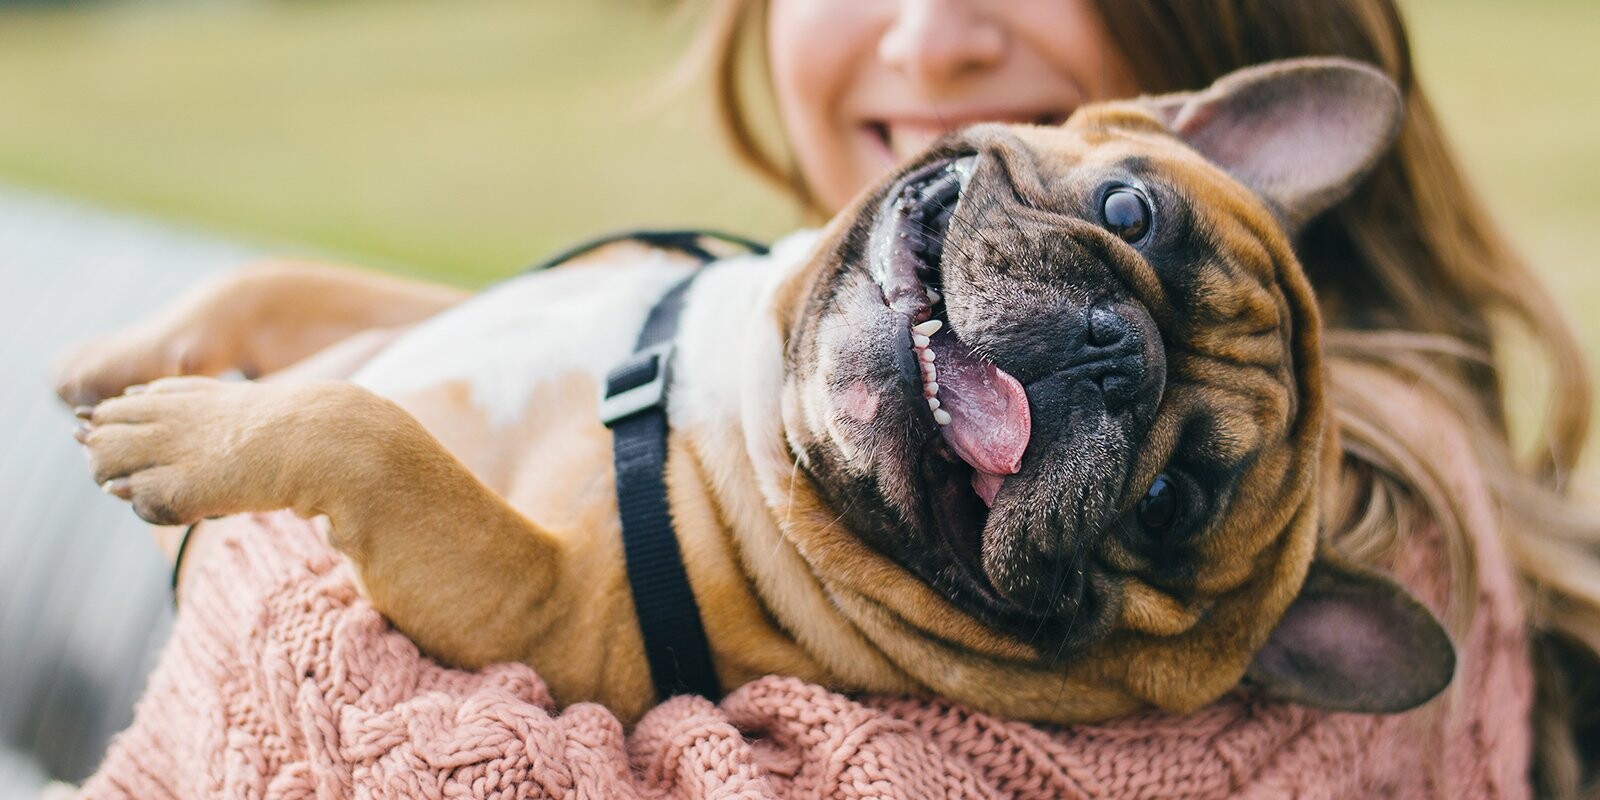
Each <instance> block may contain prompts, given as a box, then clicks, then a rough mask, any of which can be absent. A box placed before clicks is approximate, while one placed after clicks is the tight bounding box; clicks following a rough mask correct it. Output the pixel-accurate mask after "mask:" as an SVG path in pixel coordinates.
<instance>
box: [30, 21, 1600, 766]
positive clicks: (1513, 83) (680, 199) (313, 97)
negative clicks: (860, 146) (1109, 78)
mask: <svg viewBox="0 0 1600 800" xmlns="http://www.w3.org/2000/svg"><path fill="white" fill-rule="evenodd" d="M1307 1H1309V0H1307ZM1402 8H1403V10H1404V11H1405V12H1406V14H1407V16H1408V22H1409V24H1410V27H1411V32H1412V34H1413V37H1414V45H1415V55H1416V57H1417V61H1418V65H1419V71H1420V73H1421V76H1422V79H1423V82H1424V85H1426V86H1428V87H1429V88H1430V89H1431V91H1432V93H1433V99H1434V101H1435V103H1436V104H1437V106H1438V107H1439V110H1440V112H1441V115H1442V117H1443V118H1444V120H1445V123H1446V125H1447V128H1448V130H1449V131H1450V133H1451V134H1453V136H1454V140H1455V144H1456V145H1457V147H1458V149H1459V153H1460V155H1461V157H1462V158H1463V160H1464V161H1465V162H1466V164H1467V167H1468V170H1469V172H1470V173H1471V174H1472V175H1473V176H1474V177H1475V178H1476V179H1477V182H1478V186H1479V188H1480V189H1481V190H1482V192H1483V194H1484V196H1485V199H1486V200H1487V202H1488V204H1489V206H1490V207H1491V208H1492V209H1493V210H1494V211H1495V212H1496V214H1497V219H1498V220H1499V222H1500V224H1502V225H1503V226H1504V227H1505V228H1506V229H1507V231H1508V232H1509V233H1510V235H1511V237H1512V239H1513V240H1514V241H1516V242H1518V243H1519V244H1520V245H1521V247H1522V249H1523V251H1524V253H1525V254H1526V255H1527V256H1528V257H1529V258H1530V260H1532V261H1533V263H1534V264H1535V265H1536V267H1538V269H1539V270H1540V271H1541V273H1542V274H1543V275H1544V276H1545V279H1546V280H1548V281H1549V282H1550V284H1551V285H1552V287H1553V288H1554V290H1555V294H1556V295H1557V296H1558V297H1559V298H1561V301H1562V302H1563V303H1564V307H1563V308H1562V309H1559V311H1560V312H1561V313H1565V314H1567V315H1569V316H1570V317H1572V318H1573V319H1574V320H1575V321H1576V322H1577V323H1578V325H1579V327H1580V328H1581V332H1582V335H1583V336H1584V338H1585V341H1586V343H1587V345H1588V347H1589V349H1590V352H1591V353H1592V354H1596V355H1597V356H1600V314H1597V313H1596V309H1597V308H1600V259H1597V255H1596V254H1597V253H1600V188H1597V187H1596V182H1597V181H1600V3H1597V2H1594V0H1528V1H1527V2H1521V3H1515V4H1511V3H1504V2H1497V1H1496V0H1402ZM692 11H693V9H692V8H691V9H690V10H689V12H690V13H685V12H684V10H682V9H679V8H678V7H677V6H675V5H674V4H671V3H663V2H659V0H658V1H656V2H647V1H646V0H631V1H630V0H565V1H564V2H557V1H556V0H471V2H452V3H445V2H438V1H437V0H315V1H313V0H298V1H295V0H276V1H272V0H209V1H207V2H198V1H195V0H190V1H187V2H183V1H179V0H145V1H144V2H132V1H129V0H124V1H123V2H67V1H65V0H62V1H60V2H32V3H28V2H23V3H18V2H15V0H0V326H3V327H0V334H3V336H0V371H3V372H4V374H5V375H6V377H5V378H4V379H0V416H4V417H5V418H6V419H7V420H11V421H9V422H6V423H0V487H3V488H0V525H3V526H4V527H0V572H13V571H15V570H16V569H17V568H18V566H19V565H22V564H32V563H40V559H42V558H43V559H45V560H46V561H49V563H51V564H54V565H56V567H57V568H59V567H60V566H61V565H62V564H72V563H76V562H77V561H78V560H79V559H80V557H81V559H82V560H83V561H90V560H93V558H91V554H93V553H98V554H99V556H100V557H99V559H98V560H99V561H101V562H105V561H107V560H108V559H106V558H104V557H103V556H104V549H105V548H122V549H125V550H126V552H125V553H124V554H122V555H119V556H118V557H117V558H115V559H109V560H110V561H113V562H116V563H117V566H118V567H119V568H120V569H121V572H119V573H117V574H116V575H109V574H108V575H101V576H98V578H97V579H96V580H97V581H98V583H99V584H100V585H101V587H102V588H101V590H100V594H101V595H104V596H103V597H100V598H99V599H98V600H96V601H95V602H98V603H99V604H100V605H98V606H94V605H92V604H91V603H89V602H88V601H86V600H84V599H83V595H84V593H83V592H81V591H79V590H78V589H76V588H73V587H72V586H66V587H62V586H60V585H57V584H54V583H50V584H48V585H46V584H45V583H42V582H41V581H42V580H43V579H39V578H35V584H36V585H29V584H27V582H26V581H23V582H22V583H18V582H16V581H10V582H9V583H7V584H6V585H9V586H11V588H10V589H9V590H5V589H0V604H4V605H0V735H3V737H4V738H3V740H0V744H3V745H7V746H9V747H10V748H11V749H10V750H4V751H0V795H7V794H8V791H7V788H6V785H7V784H6V783H5V778H4V776H5V775H6V774H7V771H8V770H9V771H10V772H11V773H13V774H18V775H22V776H23V777H22V778H18V779H17V780H19V781H32V782H35V783H38V782H42V781H43V780H44V779H45V778H47V777H51V776H53V777H58V778H67V779H77V778H81V777H82V775H83V773H84V772H85V771H87V770H88V769H91V768H92V767H93V765H94V763H96V761H97V760H98V750H97V747H98V746H99V745H97V744H95V742H100V744H103V738H104V736H105V735H106V734H108V733H109V732H110V731H114V730H116V729H117V728H119V727H120V726H121V725H123V724H126V720H127V717H128V713H129V712H128V710H127V709H126V704H127V702H128V698H130V697H132V696H133V694H134V693H136V691H137V688H138V685H139V681H140V677H139V676H140V675H142V671H143V670H144V669H146V668H148V666H149V659H150V657H151V656H150V652H152V651H153V647H154V644H155V643H158V642H159V641H160V638H161V635H162V634H161V631H162V630H163V627H162V626H164V625H165V624H166V623H165V615H166V613H167V612H166V611H165V604H164V601H162V602H153V603H152V602H147V600H146V599H143V598H147V597H149V596H153V595H152V594H151V592H150V591H149V590H148V585H149V584H150V583H151V582H152V581H154V582H156V583H160V582H163V581H164V580H165V575H164V572H163V568H162V567H161V565H160V564H159V563H158V562H157V561H156V560H155V559H154V556H153V552H152V551H153V548H151V547H150V546H149V545H148V540H147V539H145V538H143V534H142V533H140V531H139V526H138V525H137V524H136V523H135V522H134V521H133V519H132V516H131V514H129V513H128V512H127V511H126V510H125V509H124V508H123V507H122V506H120V504H117V503H115V502H113V501H110V500H109V499H106V498H102V497H99V496H98V495H97V494H95V493H94V491H93V487H92V486H91V485H89V480H88V477H87V475H86V474H79V473H83V472H85V471H84V470H83V469H82V465H81V462H80V461H77V460H76V459H78V457H77V456H76V455H75V447H73V446H72V444H71V442H70V441H69V440H68V439H67V436H66V434H67V432H68V431H69V430H70V424H69V420H68V415H67V414H66V412H65V411H64V410H60V409H56V408H54V407H53V406H52V405H51V403H50V398H49V396H48V389H47V384H46V382H45V381H44V378H43V375H44V370H45V364H46V363H47V361H48V358H49V356H50V355H52V354H53V353H54V352H55V351H56V350H58V349H59V348H60V347H61V346H62V345H63V344H64V343H65V342H67V341H70V340H72V339H77V338H81V337H82V336H85V335H88V334H90V333H93V332H97V331H103V330H108V329H110V328H112V327H114V326H115V325H118V324H121V323H122V322H125V321H127V320H129V319H132V318H134V317H137V316H138V315H140V314H141V313H144V312H145V311H147V310H148V309H149V308H150V307H151V306H152V305H153V304H155V303H157V302H159V301H160V300H161V299H162V298H163V297H166V296H170V294H171V293H172V292H173V291H176V290H177V289H178V288H179V287H182V286H183V285H186V284H187V283H189V282H192V281H193V280H195V279H196V278H198V277H199V276H200V275H203V274H206V273H208V272H212V271H215V270H218V269H222V268H225V267H226V266H228V265H230V264H233V263H236V262H237V261H239V260H242V259H246V258H250V257H253V256H255V255H258V254H265V253H272V254H285V253H296V254H305V255H315V256H320V257H323V258H330V259H336V260H342V261H348V262H351V263H356V264H364V265H368V266H372V267H376V268H380V269H386V270H393V271H398V272H403V273H408V274H413V275H420V276H427V277H433V278H438V279H441V280H445V281H449V282H452V283H457V284H461V285H466V286H480V285H483V284H485V283H487V282H490V281H493V280H495V279H497V278H501V277H504V276H508V275H511V274H513V273H515V272H516V271H517V270H519V269H520V268H521V267H522V266H523V265H525V264H528V263H530V262H532V261H535V260H537V259H538V258H539V257H540V256H541V255H543V254H546V253H549V252H551V251H553V250H554V249H556V248H558V247H560V246H562V245H564V244H568V243H571V242H574V241H576V240H579V239H582V238H584V237H587V236H590V235H593V234H596V233H600V232H604V231H610V230H616V229H621V228H630V227H664V226H698V227H714V228H720V229H725V230H729V231H734V232H739V233H744V234H747V235H751V236H755V237H759V238H770V237H773V236H775V235H778V234H780V233H782V232H784V231H787V230H789V229H791V228H793V227H795V226H796V225H797V224H798V221H799V217H798V216H797V214H796V213H795V211H794V210H793V209H792V208H791V207H790V206H789V205H788V204H787V203H786V202H785V201H784V200H783V199H782V198H781V197H779V196H778V195H777V194H776V193H774V192H771V191H769V190H767V189H766V188H764V187H763V186H761V185H760V184H759V183H758V182H757V181H756V180H755V179H754V178H753V177H751V176H749V175H747V174H744V173H742V172H741V171H740V170H739V168H738V167H737V165H736V164H735V163H734V162H733V161H732V159H731V158H730V157H728V156H727V155H726V154H725V152H724V150H723V148H722V145H721V142H720V140H719V139H718V137H717V134H716V132H715V130H714V128H713V126H712V124H711V115H710V110H709V109H710V106H709V103H708V102H707V98H706V97H705V95H704V94H703V93H701V92H699V91H697V89H698V87H695V86H693V85H692V84H691V85H690V89H689V90H687V91H675V90H674V89H673V88H672V87H671V86H670V85H669V84H670V83H671V81H670V80H669V77H670V75H671V74H672V73H673V71H674V70H675V68H676V66H677V62H678V59H679V57H680V55H681V53H682V51H683V49H684V47H685V45H686V43H687V42H688V40H689V38H690V37H691V36H692V34H693V29H694V23H695V21H696V18H695V15H694V14H693V13H692ZM1508 361H1509V362H1510V364H1509V366H1510V367H1511V369H1512V375H1513V383H1515V384H1516V391H1517V393H1518V398H1517V401H1516V403H1515V404H1514V405H1515V406H1516V407H1517V408H1518V409H1520V410H1519V412H1518V418H1519V421H1520V422H1521V424H1522V427H1523V428H1524V429H1527V428H1528V427H1529V424H1528V423H1529V420H1532V419H1534V418H1536V415H1537V409H1538V408H1539V407H1540V405H1541V403H1540V396H1539V395H1540V392H1539V383H1540V376H1539V375H1538V374H1537V373H1536V372H1533V371H1530V370H1526V369H1523V368H1522V366H1521V365H1519V364H1518V363H1517V360H1516V358H1515V355H1514V354H1513V355H1512V356H1511V357H1510V358H1509V359H1508ZM1595 363H1596V364H1597V365H1600V357H1597V358H1596V359H1595ZM56 459H65V460H64V461H61V463H60V464H57V463H56ZM1591 463H1597V462H1596V461H1595V457H1594V456H1592V455H1591ZM39 519H51V520H73V522H72V523H71V525H68V524H63V525H60V526H58V527H59V528H60V530H63V531H65V530H70V531H71V532H72V533H73V535H74V537H75V538H74V539H72V540H71V541H73V542H76V543H77V544H75V545H74V546H76V547H78V548H80V550H81V551H82V552H78V553H74V552H72V551H71V550H61V547H64V545H62V546H57V545H52V544H50V543H49V542H51V541H54V540H53V539H50V538H49V535H50V534H51V533H52V531H48V530H46V531H41V530H39V528H38V520H39ZM52 527H57V526H52ZM91 527H92V528H93V530H94V533H93V534H92V536H98V537H101V538H99V539H93V538H85V537H90V536H91V534H88V533H83V532H82V529H84V528H91ZM85 542H90V543H89V544H85ZM52 547H54V548H56V549H55V550H52V549H51V548H52ZM44 554H48V555H49V557H48V558H46V557H45V555H44ZM7 564H10V565H11V566H10V567H7V566H6V565H7ZM129 573H135V574H137V575H138V576H139V577H138V578H137V579H134V578H128V577H127V574H129ZM8 580H9V579H7V578H5V577H4V576H0V582H3V581H8ZM134 580H137V581H142V582H143V584H141V585H142V586H144V587H145V588H140V589H130V588H127V587H126V586H125V584H124V582H126V581H134ZM107 586H109V587H112V588H111V589H107V588H105V587H107ZM19 587H23V588H19ZM8 592H9V593H8ZM140 592H142V594H141V593H140ZM157 594H159V593H157ZM129 597H137V598H141V599H140V600H139V601H138V602H132V601H130V600H129V599H128V598H129ZM63 604H65V605H67V606H74V605H78V606H82V608H80V609H78V610H77V611H75V612H74V613H75V614H76V616H74V617H72V618H71V619H70V620H69V622H68V623H66V624H64V625H55V626H53V628H52V625H51V624H49V623H46V622H42V621H41V620H43V619H45V618H46V617H41V616H40V615H46V616H48V615H49V614H51V613H56V614H57V616H59V612H52V611H50V609H51V608H53V607H56V606H60V605H63ZM130 626H132V627H133V629H134V630H135V631H136V632H137V636H135V638H137V639H138V642H134V643H132V644H130V643H129V642H128V641H125V640H126V639H127V638H128V637H129V636H133V635H134V634H130V633H128V630H129V628H130ZM41 628H52V629H53V630H56V631H57V632H61V635H62V636H71V637H75V638H76V639H84V638H86V636H85V634H91V635H89V636H88V637H87V638H91V639H92V638H95V637H96V636H98V637H100V638H101V639H102V640H104V642H103V643H104V644H105V647H106V648H107V649H106V650H105V651H104V652H105V653H106V655H104V657H103V658H101V657H100V655H98V654H99V653H100V651H97V650H92V649H91V650H89V651H83V650H79V651H78V652H77V653H76V654H74V655H73V656H71V657H70V658H67V659H65V660H63V659H54V660H52V659H51V658H46V657H45V656H44V655H41V654H44V653H46V651H48V650H49V646H50V642H46V641H44V640H43V639H41V638H40V637H42V636H44V637H46V638H48V637H47V634H44V633H41V632H40V629H41ZM19 631H21V632H23V633H24V634H26V636H27V637H33V638H31V639H27V638H25V639H24V640H23V641H24V643H23V644H21V645H19V644H17V642H18V641H19V639H18V638H17V636H18V632H19ZM63 631H64V632H63ZM118 637H121V638H120V639H119V638H118ZM146 641H147V642H148V646H145V647H144V649H143V650H141V651H140V652H141V655H140V656H139V657H138V658H131V659H130V658H127V657H125V656H124V655H114V654H113V653H124V654H125V653H126V652H128V650H129V648H131V647H135V646H136V645H138V644H139V642H146ZM119 647H120V648H121V649H120V650H118V649H117V648H119ZM97 659H99V660H97ZM69 662H70V663H69ZM86 665H87V666H86ZM28 676H33V677H32V678H28ZM41 676H42V677H41ZM29 680H32V684H31V686H30V684H29V683H28V681H29ZM40 686H42V687H43V688H39V687H40ZM19 687H20V688H19ZM107 707H109V708H110V709H111V711H109V712H105V711H103V709H105V708H107ZM63 709H65V710H63ZM85 731H87V732H88V733H87V734H85ZM74 737H76V738H74ZM84 739H87V740H88V741H89V743H88V744H84V743H83V741H80V740H84ZM41 743H42V744H41ZM67 743H70V746H68V745H67ZM52 744H53V745H54V747H53V748H52ZM30 748H31V749H30Z"/></svg>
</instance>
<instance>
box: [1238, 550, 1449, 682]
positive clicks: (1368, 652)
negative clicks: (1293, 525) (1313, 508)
mask: <svg viewBox="0 0 1600 800" xmlns="http://www.w3.org/2000/svg"><path fill="white" fill-rule="evenodd" d="M1455 666H1456V652H1455V648H1454V647H1453V646H1451V644H1450V637H1449V636H1448V635H1447V634H1446V633H1445V631H1444V628H1443V626H1441V625H1440V624H1439V622H1438V620H1436V619H1434V617H1433V614H1431V613H1429V611H1428V609H1426V608H1423V606H1422V604H1421V603H1419V602H1417V601H1416V600H1415V599H1413V598H1412V597H1411V596H1410V595H1409V594H1407V593H1406V591H1405V590H1404V589H1402V588H1400V586H1399V584H1397V583H1395V582H1394V581H1391V580H1389V579H1387V578H1384V577H1381V576H1379V575H1377V574H1376V573H1372V572H1368V571H1366V570H1362V569H1358V568H1355V567H1351V566H1348V565H1344V564H1339V563H1337V562H1335V561H1333V560H1330V559H1328V558H1325V557H1318V558H1317V560H1316V561H1313V562H1312V564H1311V571H1310V573H1309V574H1308V575H1307V576H1306V582H1305V587H1304V588H1303V589H1301V591H1300V596H1299V597H1297V598H1295V601H1294V602H1293V603H1292V604H1290V606H1289V610H1288V611H1286V612H1284V615H1283V619H1281V620H1280V621H1279V622H1278V627H1277V628H1276V629H1274V630H1273V632H1272V636H1271V638H1269V639H1268V641H1267V645H1266V647H1264V648H1262V650H1261V651H1260V652H1259V653H1257V654H1256V657H1255V660H1254V661H1252V662H1251V664H1250V668H1249V670H1248V671H1247V672H1246V674H1245V682H1246V684H1248V685H1250V686H1253V687H1254V688H1256V689H1258V690H1259V691H1260V692H1261V693H1263V694H1265V695H1267V696H1269V697H1272V698H1274V699H1277V700H1286V701H1289V702H1292V703H1299V704H1301V705H1305V706H1311V707H1314V708H1322V709H1328V710H1332V711H1359V712H1367V713H1380V712H1394V711H1405V710H1407V709H1410V708H1414V707H1416V706H1419V705H1421V704H1422V703H1424V702H1427V701H1428V700H1430V699H1432V698H1433V696H1434V695H1436V694H1438V693H1439V692H1441V691H1443V690H1444V687H1446V686H1448V685H1449V683H1450V678H1451V676H1452V675H1453V674H1454V673H1455Z"/></svg>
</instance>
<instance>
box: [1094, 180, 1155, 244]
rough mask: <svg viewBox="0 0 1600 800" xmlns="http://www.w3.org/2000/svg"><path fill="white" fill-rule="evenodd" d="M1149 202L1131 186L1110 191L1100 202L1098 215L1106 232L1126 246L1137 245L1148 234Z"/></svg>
mask: <svg viewBox="0 0 1600 800" xmlns="http://www.w3.org/2000/svg"><path fill="white" fill-rule="evenodd" d="M1152 213H1153V212H1151V210H1150V201H1149V200H1147V199H1145V196H1144V193H1143V192H1140V191H1139V190H1138V189H1135V188H1133V187H1131V186H1123V187H1120V188H1117V189H1112V190H1111V191H1109V192H1107V193H1106V196H1105V200H1103V201H1102V202H1101V206H1100V215H1101V217H1103V218H1104V219H1105V226H1106V230H1108V231H1111V232H1112V233H1114V234H1116V235H1117V238H1119V239H1121V240H1122V241H1124V242H1127V243H1128V244H1138V243H1139V242H1141V241H1143V240H1144V237H1145V234H1147V233H1149V232H1150V217H1151V215H1152Z"/></svg>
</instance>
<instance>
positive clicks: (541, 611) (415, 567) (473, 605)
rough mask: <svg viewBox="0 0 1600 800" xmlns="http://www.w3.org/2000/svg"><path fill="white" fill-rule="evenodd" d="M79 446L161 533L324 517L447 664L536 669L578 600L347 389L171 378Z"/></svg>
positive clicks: (491, 503) (487, 503) (478, 492)
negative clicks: (535, 651)
mask: <svg viewBox="0 0 1600 800" xmlns="http://www.w3.org/2000/svg"><path fill="white" fill-rule="evenodd" d="M78 438H79V440H80V441H82V442H83V443H84V445H85V446H86V447H87V448H88V450H89V454H90V458H91V462H92V467H93V469H94V477H95V480H96V481H98V482H100V483H101V484H102V485H103V486H104V487H105V489H106V490H107V491H108V492H110V493H112V494H114V495H117V496H118V497H121V498H123V499H126V500H129V501H131V502H132V504H133V508H134V510H135V511H136V512H137V513H138V514H139V516H140V517H143V518H144V519H145V520H147V521H149V522H152V523H155V524H157V525H180V524H187V523H192V522H196V521H198V520H201V519H204V518H210V517H219V516H225V515H231V514H240V513H246V512H256V511H272V510H278V509H285V508H287V509H292V510H293V511H294V512H295V513H297V514H299V515H301V516H303V517H308V518H309V517H313V516H317V515H326V516H327V517H328V518H329V519H330V520H331V522H332V534H331V539H332V543H333V544H334V546H335V547H337V548H338V549H339V550H340V551H342V552H343V553H344V554H345V555H347V556H348V557H349V558H350V559H351V561H352V562H354V565H355V566H356V569H357V572H358V573H359V575H360V577H361V579H362V582H363V584H364V589H365V590H366V591H367V593H368V595H369V596H370V597H371V599H372V600H373V603H374V605H376V606H377V607H378V609H379V610H380V611H382V612H383V613H384V614H385V615H386V616H388V617H389V618H390V619H391V620H392V621H393V622H394V623H395V625H396V627H398V628H400V629H401V630H403V631H404V632H405V633H406V634H408V635H409V636H411V637H412V639H413V640H414V641H416V642H417V644H418V646H420V647H421V648H422V649H423V650H425V651H427V652H428V653H429V654H430V655H433V656H435V657H437V658H440V659H442V660H445V661H448V662H451V663H455V664H459V665H465V666H477V665H481V664H485V663H490V662H495V661H505V660H521V661H527V660H529V654H530V653H531V652H532V648H533V646H534V645H535V644H536V639H537V638H538V637H539V636H540V633H541V628H542V625H541V619H548V618H549V616H550V611H551V609H555V610H559V609H560V608H562V607H565V606H567V605H569V604H570V601H571V600H572V598H560V597H556V596H555V593H556V589H557V587H558V585H560V584H561V582H560V581H559V577H560V573H561V569H562V561H561V548H560V547H559V545H558V543H557V542H556V541H555V540H554V539H553V537H551V536H550V535H549V534H548V533H547V532H545V531H544V530H542V529H540V528H538V527H537V526H535V525H534V524H533V523H532V522H531V521H529V520H528V519H527V518H526V517H524V516H523V515H521V514H520V513H518V512H517V511H516V510H515V509H513V508H512V507H511V506H510V505H508V504H507V503H506V502H505V501H504V500H503V499H501V498H500V497H499V496H498V495H496V494H495V493H494V492H493V491H491V490H490V489H489V488H488V487H486V486H484V485H483V484H482V483H481V482H480V481H478V479H477V478H476V477H474V476H473V475H472V474H471V472H470V471H469V470H468V469H467V468H466V467H465V466H464V465H462V464H461V463H460V462H459V461H458V460H456V459H455V457H454V456H452V455H451V454H450V453H449V452H447V451H446V450H445V449H444V447H443V446H442V445H440V444H439V443H438V442H437V441H436V440H435V439H434V438H433V437H432V436H431V435H430V434H429V433H428V432H427V431H426V430H425V429H424V428H423V427H422V425H421V424H420V423H418V422H417V421H416V420H415V419H414V418H413V417H412V416H411V415H410V414H408V413H407V412H406V411H404V410H403V409H401V408H400V407H399V406H397V405H395V404H394V403H392V402H390V401H388V400H385V399H383V398H380V397H378V396H376V395H374V394H372V393H371V392H369V391H367V390H365V389H362V388H360V387H357V386H355V385H352V384H348V383H341V382H315V383H303V384H281V385H269V384H255V383H231V382H222V381H216V380H212V379H209V378H196V377H187V378H167V379H163V380H159V381H156V382H154V383H151V384H149V386H148V387H146V388H144V389H143V390H142V391H139V392H138V393H136V394H131V395H125V396H122V397H118V398H115V399H112V400H108V401H106V402H104V403H101V404H100V405H98V406H96V407H95V408H94V409H93V411H92V413H91V414H89V416H88V419H87V420H86V421H85V424H84V426H83V427H82V428H81V429H80V431H79V434H78ZM484 587H494V589H493V591H485V590H484Z"/></svg>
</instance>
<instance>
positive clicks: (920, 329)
mask: <svg viewBox="0 0 1600 800" xmlns="http://www.w3.org/2000/svg"><path fill="white" fill-rule="evenodd" d="M943 327H944V323H943V322H940V321H939V320H936V319H930V320H928V321H927V322H924V323H921V324H919V325H913V326H911V332H912V333H920V334H922V335H923V336H932V335H934V334H936V333H938V332H939V329H940V328H943Z"/></svg>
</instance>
